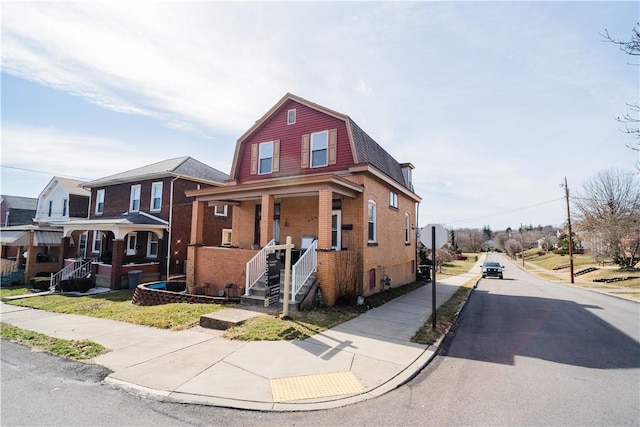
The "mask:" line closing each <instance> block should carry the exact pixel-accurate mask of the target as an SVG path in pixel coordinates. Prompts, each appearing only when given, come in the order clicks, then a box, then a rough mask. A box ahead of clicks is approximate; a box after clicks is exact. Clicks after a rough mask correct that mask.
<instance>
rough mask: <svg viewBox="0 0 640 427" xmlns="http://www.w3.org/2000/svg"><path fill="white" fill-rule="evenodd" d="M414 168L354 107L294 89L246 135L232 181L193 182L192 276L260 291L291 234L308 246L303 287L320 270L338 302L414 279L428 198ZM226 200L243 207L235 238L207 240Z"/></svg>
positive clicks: (327, 295) (300, 262) (237, 209)
mask: <svg viewBox="0 0 640 427" xmlns="http://www.w3.org/2000/svg"><path fill="white" fill-rule="evenodd" d="M412 169H413V166H412V165H411V164H410V163H398V162H397V161H396V160H395V159H394V158H393V157H392V156H391V155H390V154H389V153H387V152H386V151H385V150H384V149H383V148H382V147H381V146H380V145H378V144H377V143H376V142H375V141H374V140H373V139H372V138H371V137H370V136H369V135H367V134H366V133H365V132H364V131H363V130H362V129H361V128H360V127H358V125H357V124H356V123H355V122H353V120H351V118H350V117H349V116H346V115H344V114H341V113H338V112H335V111H332V110H330V109H328V108H325V107H322V106H320V105H317V104H314V103H312V102H309V101H307V100H305V99H302V98H300V97H297V96H295V95H292V94H287V95H285V96H284V97H283V98H282V99H281V100H280V101H278V103H277V104H276V105H274V106H273V107H272V108H271V109H270V110H269V111H268V112H267V113H266V114H265V115H264V116H263V117H262V118H261V119H260V120H258V121H257V122H256V123H255V124H254V125H253V126H252V127H251V128H250V129H249V130H248V131H247V132H246V133H245V134H244V135H242V136H241V137H240V138H239V139H238V142H237V144H236V149H235V155H234V158H233V165H232V169H231V174H230V178H229V179H228V180H227V181H226V182H225V184H224V186H220V187H211V188H207V189H201V190H193V191H188V192H187V195H188V196H192V197H194V198H195V201H194V208H193V220H192V221H193V224H192V227H191V245H190V247H189V255H188V268H187V283H188V284H190V285H192V286H193V285H199V284H201V283H208V284H210V286H213V287H215V288H216V289H222V287H223V286H224V285H225V284H228V283H232V284H237V285H239V287H240V288H244V289H243V292H244V295H246V296H250V295H251V294H252V289H253V288H254V286H255V284H256V283H258V281H259V280H260V276H262V275H263V273H264V271H265V262H266V261H265V253H264V249H265V247H267V246H269V245H273V244H276V243H284V241H285V238H286V236H291V237H292V241H293V244H294V245H295V247H296V248H298V249H300V248H301V249H302V251H301V253H300V256H299V257H298V254H297V253H296V254H295V255H296V256H295V257H294V261H296V262H297V263H296V266H294V277H293V278H292V289H293V293H294V294H295V293H297V292H301V289H303V288H302V287H303V285H304V283H302V282H305V281H309V280H313V279H314V278H315V279H317V281H318V283H319V286H320V287H321V289H322V295H323V299H324V302H325V303H327V304H334V303H336V302H337V301H338V300H339V299H341V298H342V297H344V298H347V299H351V298H353V297H354V296H357V295H362V296H367V295H370V294H373V293H376V292H378V291H380V290H382V289H383V288H384V287H385V286H393V287H396V286H401V285H404V284H407V283H410V282H412V281H414V280H415V277H416V233H415V227H416V211H417V204H418V203H419V202H420V200H421V199H420V197H419V196H418V195H417V194H415V192H414V191H413V185H412V182H411V172H412ZM220 205H227V206H229V205H233V207H234V211H233V212H234V213H233V225H232V234H231V247H230V248H216V247H211V246H210V245H207V243H206V241H205V238H206V233H205V229H206V227H205V225H204V222H203V218H205V217H206V209H207V207H209V206H220ZM385 279H388V280H386V281H385ZM302 292H303V291H302ZM294 299H296V295H292V296H291V301H292V302H293V301H294Z"/></svg>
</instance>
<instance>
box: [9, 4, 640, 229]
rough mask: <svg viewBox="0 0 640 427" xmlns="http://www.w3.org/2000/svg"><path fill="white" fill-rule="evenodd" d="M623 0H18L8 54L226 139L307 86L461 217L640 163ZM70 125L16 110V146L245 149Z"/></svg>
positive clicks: (50, 163)
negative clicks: (618, 42) (22, 119)
mask: <svg viewBox="0 0 640 427" xmlns="http://www.w3.org/2000/svg"><path fill="white" fill-rule="evenodd" d="M615 5H616V6H615V7H614V6H611V7H609V8H605V7H604V6H602V4H598V3H590V2H586V3H585V2H583V3H566V4H556V3H553V2H549V3H544V2H533V3H520V2H479V3H458V2H384V3H378V2H372V3H367V4H366V7H363V6H364V4H363V3H358V2H356V3H350V2H349V3H347V2H344V3H342V2H333V3H321V2H283V3H271V2H269V3H267V2H265V3H262V2H253V3H229V2H136V1H133V2H99V3H95V2H78V3H76V2H71V3H68V2H51V3H47V2H38V3H22V2H5V3H3V6H2V7H3V10H2V68H3V71H5V72H8V73H10V74H13V75H16V76H18V77H21V78H23V79H27V80H30V81H34V82H38V83H40V84H42V85H44V86H49V87H54V88H56V89H58V90H61V91H64V92H66V93H69V94H72V95H74V96H77V97H80V98H82V99H85V100H87V101H89V102H92V103H94V104H96V105H99V106H101V107H103V108H107V109H110V110H114V111H118V112H122V113H126V114H129V115H137V116H141V117H145V118H152V119H154V120H157V121H159V122H162V123H163V124H164V126H166V127H168V128H170V129H175V130H178V131H181V132H184V133H185V134H191V135H196V136H199V137H201V136H206V139H207V141H216V142H217V141H219V140H220V139H221V137H220V135H221V134H224V135H235V136H240V135H241V134H242V133H243V132H244V131H246V130H247V129H248V128H249V127H250V126H251V125H252V124H253V123H254V122H255V120H257V119H258V118H259V117H261V116H262V115H263V114H264V113H265V112H266V111H267V110H268V109H269V108H270V107H271V106H272V105H273V104H274V103H275V102H276V101H277V100H278V99H279V98H280V97H281V96H282V95H283V94H284V93H286V92H293V93H295V94H297V95H300V96H302V97H305V98H307V99H309V100H311V101H313V102H316V103H318V104H321V105H324V106H326V107H328V108H331V109H335V110H337V111H340V112H342V113H345V114H348V115H349V116H350V117H351V118H352V119H353V120H355V122H356V123H358V125H360V126H361V127H362V128H363V129H365V131H366V132H367V133H369V134H370V135H371V136H372V137H373V138H374V139H376V140H377V141H378V142H379V143H380V144H381V145H382V146H383V147H384V148H385V149H387V151H389V152H390V153H391V154H392V155H393V156H394V157H396V158H397V159H398V160H399V161H401V162H405V161H410V162H412V163H413V164H414V165H415V166H416V170H415V171H414V178H415V182H416V189H417V192H418V193H419V194H420V195H421V196H422V197H423V198H424V202H423V204H424V206H425V208H424V209H423V210H422V211H421V214H422V215H424V216H425V217H429V218H437V219H438V220H441V219H444V221H443V222H451V221H459V220H464V219H465V218H473V217H477V216H482V215H485V214H487V215H489V214H491V213H493V212H499V211H507V210H509V209H512V208H514V207H522V206H528V205H531V204H532V203H533V204H535V203H537V202H544V201H547V200H551V199H554V198H555V197H556V195H557V191H556V190H557V188H556V187H557V181H558V180H559V179H561V178H562V177H563V176H564V175H569V178H570V179H571V180H575V181H581V180H582V179H583V177H585V176H587V175H588V174H590V173H592V172H594V171H597V170H598V169H602V168H603V167H604V166H605V165H606V166H608V165H609V164H611V163H614V162H623V163H624V162H626V163H624V164H627V163H629V164H632V160H629V161H627V159H625V158H624V156H623V154H624V153H626V152H627V151H628V150H627V149H626V148H624V145H625V142H624V138H625V136H624V135H615V136H613V137H610V135H611V134H612V133H615V130H616V129H617V128H618V125H617V124H616V123H615V121H614V117H615V116H617V115H619V114H620V113H621V112H623V111H624V109H625V106H624V103H625V102H630V101H632V100H633V97H634V96H637V93H638V85H637V70H635V71H636V74H635V75H633V74H631V73H633V71H629V70H628V69H626V68H625V65H624V64H626V59H627V58H625V57H624V55H618V56H616V55H617V52H616V49H615V47H614V46H603V43H602V42H601V40H600V39H599V36H598V32H599V31H602V28H604V27H610V25H608V23H607V22H605V21H604V20H605V18H606V17H619V16H621V15H622V13H620V14H618V15H616V14H615V13H613V12H612V13H611V15H604V14H602V13H600V14H598V12H599V11H603V10H607V11H608V10H614V11H615V10H617V9H616V8H618V7H620V8H627V7H629V6H628V5H625V4H624V3H620V4H618V3H616V4H615ZM636 9H637V6H636ZM621 10H622V9H621ZM625 10H626V9H625ZM575 11H586V12H585V15H586V14H588V13H592V14H593V16H595V17H597V18H601V17H602V19H603V22H602V23H598V24H597V25H594V24H593V22H596V20H595V19H593V17H592V18H589V19H583V18H582V16H581V15H580V14H576V13H574V12H575ZM601 15H602V16H601ZM567 17H571V18H572V19H570V20H567V19H566V18H567ZM574 17H575V19H573V18H574ZM618 21H619V19H618ZM630 22H631V24H630V25H633V24H634V22H632V21H630ZM591 25H594V26H593V27H590V26H591ZM600 26H601V27H602V28H600ZM622 36H624V34H621V37H622ZM618 62H619V63H620V64H621V65H613V64H614V63H615V64H618ZM630 68H631V67H630ZM627 94H628V95H627ZM354 95H355V96H354ZM363 95H364V96H363ZM628 98H631V99H628ZM3 107H4V106H3ZM56 129H57V130H56ZM56 129H42V128H35V129H33V128H29V127H28V126H23V127H16V126H13V127H11V126H9V127H7V125H6V124H4V123H3V141H2V148H3V153H2V154H3V159H2V160H3V164H13V165H27V167H31V168H33V169H36V168H40V167H42V168H45V169H44V170H50V169H53V170H64V169H58V168H63V167H64V166H67V167H68V164H69V160H68V159H69V158H68V153H74V155H77V156H82V157H81V158H86V159H98V158H99V159H100V162H92V164H91V165H89V166H85V165H84V164H82V163H83V162H74V163H73V164H74V168H77V169H75V172H74V175H84V174H87V175H90V176H88V177H89V178H95V177H99V176H105V175H108V174H111V173H116V172H120V171H123V170H127V169H129V168H131V167H137V166H140V165H141V164H148V163H151V162H152V161H154V160H161V159H163V158H169V157H172V156H173V155H174V154H175V155H185V154H186V155H192V156H194V157H196V158H198V159H199V160H201V161H204V162H207V161H209V160H210V161H213V162H217V163H218V164H215V163H211V162H209V164H211V165H212V166H213V167H217V168H219V169H221V170H224V171H226V172H228V168H225V165H228V164H230V162H231V158H230V156H232V153H233V147H226V145H232V144H226V142H225V144H222V143H220V144H216V149H215V150H212V149H211V148H210V147H208V146H207V147H201V148H200V150H199V151H197V152H193V153H184V152H178V153H174V151H175V150H180V149H183V148H184V147H189V148H191V146H189V145H187V144H183V145H182V146H181V147H180V146H169V147H166V148H164V149H163V150H157V151H153V152H151V154H150V151H149V145H146V146H144V147H142V146H141V144H140V141H136V143H134V141H130V140H128V139H127V138H125V139H126V140H122V139H119V138H114V137H109V136H100V135H88V134H86V132H78V131H74V130H73V129H70V128H64V127H57V128H56ZM605 140H606V141H608V142H607V144H604V143H603V141H605ZM25 141H28V142H29V143H25ZM233 142H235V139H234V140H233ZM10 143H11V144H10ZM14 145H15V146H14ZM177 145H179V144H177ZM222 145H225V147H222ZM51 147H56V149H55V150H52V149H51ZM106 147H108V148H106ZM136 150H137V151H136ZM145 150H146V151H145ZM158 151H162V152H158ZM153 156H161V157H159V158H154V160H150V157H153ZM225 156H226V157H227V158H224V159H221V157H225ZM141 157H144V159H143V160H140V158H141ZM628 157H633V156H628ZM123 159H124V160H123ZM131 159H137V160H131ZM76 163H77V165H76ZM113 168H115V169H117V170H113ZM3 173H4V171H3ZM576 184H577V182H576ZM554 212H555V211H554ZM556 217H557V215H555V213H553V214H552V215H551V216H550V218H551V219H550V220H553V218H556ZM560 217H561V216H560ZM531 221H533V222H536V221H535V219H534V220H531ZM540 221H544V219H540ZM511 225H513V223H512V224H511Z"/></svg>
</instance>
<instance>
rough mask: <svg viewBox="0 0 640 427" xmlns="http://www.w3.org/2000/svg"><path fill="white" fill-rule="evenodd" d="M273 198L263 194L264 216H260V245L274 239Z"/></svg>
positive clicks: (264, 244)
mask: <svg viewBox="0 0 640 427" xmlns="http://www.w3.org/2000/svg"><path fill="white" fill-rule="evenodd" d="M273 200H274V197H273V196H271V195H268V194H263V195H262V214H261V215H262V216H261V217H260V247H264V246H266V244H267V243H269V240H271V239H273Z"/></svg>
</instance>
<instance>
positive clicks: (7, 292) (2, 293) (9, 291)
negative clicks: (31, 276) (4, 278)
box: [0, 286, 31, 299]
mask: <svg viewBox="0 0 640 427" xmlns="http://www.w3.org/2000/svg"><path fill="white" fill-rule="evenodd" d="M30 293H31V291H30V290H29V288H28V287H27V286H17V287H10V288H0V299H2V298H5V297H14V296H16V295H24V294H30Z"/></svg>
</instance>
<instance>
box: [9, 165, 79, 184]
mask: <svg viewBox="0 0 640 427" xmlns="http://www.w3.org/2000/svg"><path fill="white" fill-rule="evenodd" d="M0 167H2V168H7V169H15V170H20V171H25V172H35V173H42V174H46V175H53V176H59V177H62V178H72V179H81V180H84V181H89V180H90V178H86V177H78V176H71V175H61V174H58V173H53V172H47V171H40V170H36V169H27V168H19V167H17V166H9V165H0Z"/></svg>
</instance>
